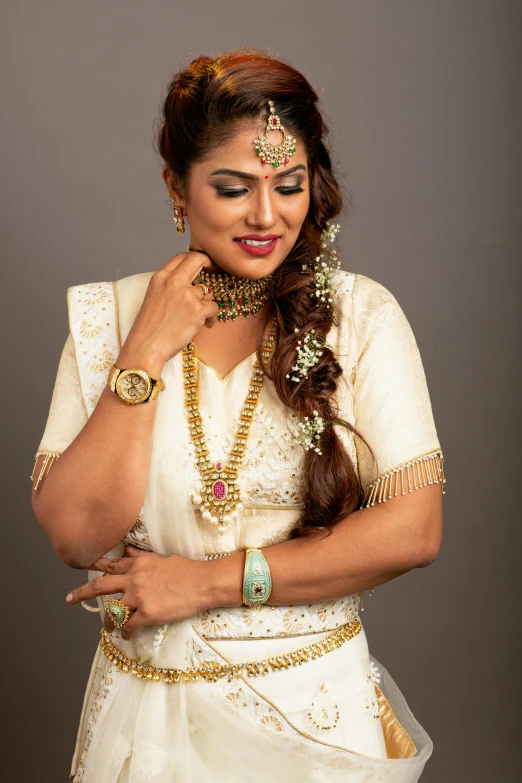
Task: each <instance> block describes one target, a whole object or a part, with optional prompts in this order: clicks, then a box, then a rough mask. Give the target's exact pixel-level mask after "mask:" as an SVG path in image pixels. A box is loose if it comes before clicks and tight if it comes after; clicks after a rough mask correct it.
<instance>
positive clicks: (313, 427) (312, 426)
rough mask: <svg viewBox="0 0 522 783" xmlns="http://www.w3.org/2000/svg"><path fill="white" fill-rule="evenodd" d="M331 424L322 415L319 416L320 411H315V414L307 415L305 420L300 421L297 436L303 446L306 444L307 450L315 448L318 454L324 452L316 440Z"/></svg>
mask: <svg viewBox="0 0 522 783" xmlns="http://www.w3.org/2000/svg"><path fill="white" fill-rule="evenodd" d="M329 424H330V422H327V421H326V420H325V419H323V417H322V416H319V412H318V411H314V415H313V416H305V417H304V419H303V421H300V422H299V424H298V425H297V431H296V433H295V438H296V440H297V441H298V443H300V444H301V446H304V449H305V451H309V449H313V450H314V451H316V452H317V453H318V454H322V453H323V452H322V451H321V449H320V448H319V446H318V444H317V443H316V441H318V440H319V439H320V437H321V433H322V432H323V430H324V429H325V427H327V426H328V425H329Z"/></svg>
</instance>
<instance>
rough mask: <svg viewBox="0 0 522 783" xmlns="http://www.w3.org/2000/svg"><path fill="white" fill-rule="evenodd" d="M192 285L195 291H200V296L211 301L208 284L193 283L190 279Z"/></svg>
mask: <svg viewBox="0 0 522 783" xmlns="http://www.w3.org/2000/svg"><path fill="white" fill-rule="evenodd" d="M191 285H192V287H193V288H194V290H195V291H198V292H199V291H201V298H202V299H204V300H206V301H208V302H211V301H212V289H211V288H210V287H209V286H206V285H203V284H202V283H194V281H192V284H191Z"/></svg>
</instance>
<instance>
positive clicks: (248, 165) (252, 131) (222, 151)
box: [196, 119, 308, 176]
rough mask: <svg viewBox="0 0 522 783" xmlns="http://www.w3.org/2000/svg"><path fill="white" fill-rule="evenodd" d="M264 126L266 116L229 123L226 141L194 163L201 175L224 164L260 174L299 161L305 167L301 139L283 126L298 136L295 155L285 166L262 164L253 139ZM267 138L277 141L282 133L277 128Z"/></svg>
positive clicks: (283, 167)
mask: <svg viewBox="0 0 522 783" xmlns="http://www.w3.org/2000/svg"><path fill="white" fill-rule="evenodd" d="M265 129H266V119H262V120H252V121H247V122H242V123H241V124H238V125H236V126H231V128H230V136H229V137H228V138H227V139H226V141H225V142H223V143H222V144H221V145H220V146H218V147H215V148H214V149H213V150H212V151H211V152H210V153H209V154H208V156H207V157H206V158H205V160H203V161H201V162H200V163H198V164H196V166H197V167H198V168H199V169H200V173H201V174H203V175H204V174H210V172H211V171H213V170H214V169H217V168H227V169H235V170H240V171H243V172H246V173H248V174H255V175H257V176H260V175H262V174H265V175H266V174H268V175H269V174H270V173H275V174H280V173H282V172H284V170H285V168H291V167H293V166H295V165H297V164H298V163H302V164H303V165H304V166H305V167H306V168H308V166H307V158H306V150H305V146H304V143H303V142H302V141H301V140H300V139H299V137H298V136H297V135H296V134H295V133H293V132H292V131H290V130H289V129H288V128H285V132H286V133H287V134H290V135H292V136H295V137H296V139H297V141H296V145H295V148H296V151H295V154H294V155H291V156H290V162H289V163H288V164H287V166H284V165H281V166H280V167H279V168H274V167H273V166H270V165H263V164H262V163H261V158H260V157H259V155H258V153H257V152H256V149H255V146H254V139H256V138H257V137H258V136H261V135H262V134H263V133H264V132H265ZM272 136H273V138H272ZM268 139H269V141H270V142H272V143H274V142H277V143H279V142H280V141H282V134H281V133H280V132H278V133H277V135H276V134H270V135H269V136H268Z"/></svg>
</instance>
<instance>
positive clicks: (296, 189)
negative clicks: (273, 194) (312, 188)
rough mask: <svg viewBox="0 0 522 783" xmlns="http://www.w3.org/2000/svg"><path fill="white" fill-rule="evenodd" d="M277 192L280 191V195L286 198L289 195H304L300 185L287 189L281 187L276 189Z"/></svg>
mask: <svg viewBox="0 0 522 783" xmlns="http://www.w3.org/2000/svg"><path fill="white" fill-rule="evenodd" d="M276 190H277V191H279V193H283V194H284V195H285V196H286V195H289V194H290V193H304V189H303V188H302V187H300V186H299V185H297V186H295V187H286V188H285V187H280V188H276Z"/></svg>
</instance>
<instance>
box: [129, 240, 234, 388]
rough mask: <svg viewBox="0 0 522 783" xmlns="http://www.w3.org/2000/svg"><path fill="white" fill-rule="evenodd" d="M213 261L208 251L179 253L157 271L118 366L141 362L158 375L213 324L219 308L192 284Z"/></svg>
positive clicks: (144, 366)
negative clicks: (199, 334)
mask: <svg viewBox="0 0 522 783" xmlns="http://www.w3.org/2000/svg"><path fill="white" fill-rule="evenodd" d="M211 266H213V263H212V261H211V259H210V258H209V256H207V255H206V254H205V253H201V252H196V251H188V252H184V253H178V254H177V255H175V256H174V257H173V258H171V259H170V260H169V261H167V263H166V264H165V265H164V266H163V267H161V269H158V271H157V272H155V273H154V274H153V275H152V277H151V279H150V281H149V285H148V288H147V291H146V294H145V298H144V300H143V303H142V305H141V308H140V310H139V312H138V315H137V316H136V319H135V321H134V323H133V325H132V328H131V330H130V332H129V335H128V337H127V339H126V340H125V344H124V345H123V347H122V349H121V352H120V354H119V356H118V360H117V363H116V366H119V367H121V368H122V369H123V368H124V367H125V366H127V367H130V366H133V365H134V366H136V365H137V366H139V367H142V368H143V369H144V370H145V371H146V372H148V373H149V374H151V375H153V377H156V378H158V377H159V376H160V375H161V372H162V370H163V365H164V364H165V362H167V361H168V360H169V359H171V358H172V357H173V356H176V354H178V353H180V351H181V350H182V349H183V348H184V347H185V346H186V345H188V344H189V343H190V342H191V340H192V338H193V337H194V336H195V334H196V333H197V332H198V331H199V330H200V329H201V327H202V326H207V327H209V328H210V327H212V326H214V324H215V323H216V321H217V316H218V311H219V308H218V306H217V304H216V302H215V301H214V300H213V299H209V298H208V294H207V298H206V299H204V298H203V297H204V292H203V289H202V288H201V287H200V286H194V285H192V281H193V280H194V278H196V277H197V275H198V274H199V272H200V271H201V269H202V268H204V267H211Z"/></svg>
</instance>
